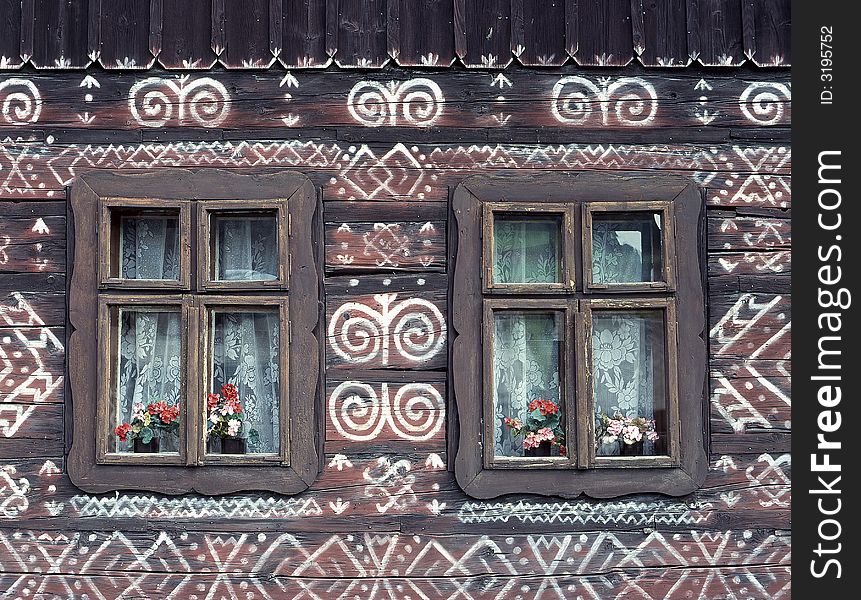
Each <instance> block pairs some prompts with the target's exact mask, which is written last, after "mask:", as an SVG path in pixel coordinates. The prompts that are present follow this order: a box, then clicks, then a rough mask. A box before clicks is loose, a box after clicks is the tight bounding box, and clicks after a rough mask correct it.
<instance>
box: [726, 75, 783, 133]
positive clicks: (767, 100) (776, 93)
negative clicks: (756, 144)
mask: <svg viewBox="0 0 861 600" xmlns="http://www.w3.org/2000/svg"><path fill="white" fill-rule="evenodd" d="M791 100H792V84H791V83H788V84H783V83H778V82H776V81H772V82H755V83H751V84H750V85H749V86H747V88H745V90H744V91H743V92H742V93H741V96H739V98H738V106H739V108H740V109H741V114H742V115H744V118H745V119H747V120H748V121H750V122H751V123H753V124H754V125H775V124H777V123H779V122H781V121H782V120H783V114H784V112H785V105H786V104H787V103H789V102H790V101H791Z"/></svg>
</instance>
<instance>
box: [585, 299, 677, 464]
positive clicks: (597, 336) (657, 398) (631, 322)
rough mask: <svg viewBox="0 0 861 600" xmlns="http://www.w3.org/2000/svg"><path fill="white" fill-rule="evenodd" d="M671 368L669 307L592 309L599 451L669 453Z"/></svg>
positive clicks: (611, 454)
mask: <svg viewBox="0 0 861 600" xmlns="http://www.w3.org/2000/svg"><path fill="white" fill-rule="evenodd" d="M666 368H667V367H666V350H665V336H664V316H663V311H660V310H637V311H612V312H610V311H605V312H597V311H596V312H593V313H592V375H593V386H594V390H593V393H594V394H595V450H596V454H597V455H598V456H619V455H621V456H651V455H661V454H666V453H667V424H668V419H669V415H668V392H667V375H666Z"/></svg>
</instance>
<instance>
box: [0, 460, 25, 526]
mask: <svg viewBox="0 0 861 600" xmlns="http://www.w3.org/2000/svg"><path fill="white" fill-rule="evenodd" d="M17 474H18V471H17V469H16V468H15V467H14V466H12V465H4V466H3V467H0V518H4V519H16V518H18V517H19V516H21V514H22V513H24V512H25V511H26V510H27V509H28V508H29V507H30V500H29V499H28V498H27V494H28V493H29V492H30V480H29V479H27V478H26V477H18V478H17V479H16V475H17Z"/></svg>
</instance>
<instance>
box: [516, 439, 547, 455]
mask: <svg viewBox="0 0 861 600" xmlns="http://www.w3.org/2000/svg"><path fill="white" fill-rule="evenodd" d="M552 447H553V446H552V444H551V443H550V442H549V441H546V440H545V441H543V442H541V443H540V444H538V447H537V448H524V450H523V456H528V457H535V456H550V450H551V448H552Z"/></svg>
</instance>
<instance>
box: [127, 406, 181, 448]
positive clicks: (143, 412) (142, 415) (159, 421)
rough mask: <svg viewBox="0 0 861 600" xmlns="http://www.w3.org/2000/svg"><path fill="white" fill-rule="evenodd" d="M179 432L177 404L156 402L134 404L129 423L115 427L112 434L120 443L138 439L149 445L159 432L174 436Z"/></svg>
mask: <svg viewBox="0 0 861 600" xmlns="http://www.w3.org/2000/svg"><path fill="white" fill-rule="evenodd" d="M178 430H179V404H168V403H167V402H165V401H164V400H158V401H156V402H153V403H151V404H148V405H146V406H144V405H143V403H141V402H136V403H135V404H134V405H133V406H132V418H131V421H130V422H129V423H122V424H120V425H117V428H116V429H114V433H115V434H116V436H117V437H118V438H120V441H121V442H125V441H127V440H132V441H134V440H137V439H139V440H140V441H141V442H142V443H144V444H149V443H150V442H151V441H152V440H153V438H156V437H158V435H156V434H157V433H158V432H159V431H163V432H165V433H172V434H176V433H177V432H178Z"/></svg>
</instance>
